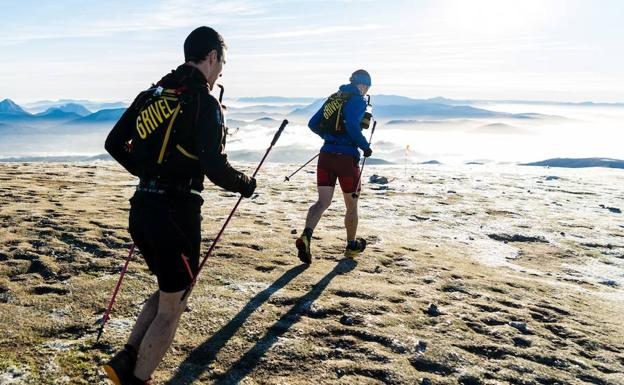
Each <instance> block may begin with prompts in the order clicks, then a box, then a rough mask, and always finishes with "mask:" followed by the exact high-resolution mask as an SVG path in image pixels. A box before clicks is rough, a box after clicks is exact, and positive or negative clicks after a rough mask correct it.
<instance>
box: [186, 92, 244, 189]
mask: <svg viewBox="0 0 624 385" xmlns="http://www.w3.org/2000/svg"><path fill="white" fill-rule="evenodd" d="M199 97H200V98H202V99H206V98H207V99H208V100H201V103H200V109H201V111H199V117H198V121H197V128H198V151H199V162H200V164H201V167H202V171H203V172H204V174H205V175H206V176H207V177H208V179H210V181H211V182H212V183H214V184H216V185H217V186H219V187H222V188H224V189H226V190H228V191H232V192H240V193H242V192H244V191H245V189H247V188H248V185H249V184H250V183H252V181H251V178H249V177H248V176H246V175H245V174H243V173H242V172H240V171H237V170H235V169H234V167H232V166H231V165H230V162H228V160H227V154H226V153H225V126H224V125H223V115H222V112H221V108H220V106H219V104H218V102H217V100H216V99H214V97H212V96H206V95H201V94H200V95H199Z"/></svg>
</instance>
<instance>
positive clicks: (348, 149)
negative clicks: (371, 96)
mask: <svg viewBox="0 0 624 385" xmlns="http://www.w3.org/2000/svg"><path fill="white" fill-rule="evenodd" d="M339 89H340V91H342V92H348V93H350V94H354V96H352V97H351V98H350V99H349V100H348V101H347V102H346V103H345V105H344V106H343V109H342V113H343V117H344V121H345V131H346V132H345V133H344V134H341V135H331V134H327V133H325V132H322V131H321V130H320V128H319V125H320V123H321V119H322V118H323V107H321V108H320V109H319V110H318V111H317V112H316V113H315V114H314V115H313V116H312V118H311V119H310V122H309V123H308V127H309V128H310V130H312V132H314V133H315V134H317V135H318V136H320V137H321V138H323V140H324V141H325V143H324V144H323V147H321V152H329V153H333V154H348V155H352V156H353V157H355V158H357V159H360V152H359V151H358V148H361V149H362V150H366V149H368V148H370V145H369V144H368V141H366V138H365V137H364V135H362V129H361V128H360V124H361V122H362V118H363V117H364V112H365V111H366V100H365V99H364V97H363V96H362V95H360V90H358V88H357V87H356V86H354V85H353V84H344V85H342V86H340V88H339Z"/></svg>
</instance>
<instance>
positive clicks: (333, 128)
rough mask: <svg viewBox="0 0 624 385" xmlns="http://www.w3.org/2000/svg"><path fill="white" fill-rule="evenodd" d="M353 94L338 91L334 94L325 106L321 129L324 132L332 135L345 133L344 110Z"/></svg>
mask: <svg viewBox="0 0 624 385" xmlns="http://www.w3.org/2000/svg"><path fill="white" fill-rule="evenodd" d="M352 96H353V94H350V93H347V92H342V91H338V92H336V93H334V94H332V95H331V96H330V97H329V98H327V100H326V101H325V103H324V104H323V107H322V110H323V116H322V117H321V123H320V124H319V127H320V129H321V131H322V132H324V133H326V134H332V135H340V134H344V133H345V122H344V116H343V115H344V114H343V111H342V108H343V107H344V105H345V104H346V103H347V101H349V99H350V98H351V97H352Z"/></svg>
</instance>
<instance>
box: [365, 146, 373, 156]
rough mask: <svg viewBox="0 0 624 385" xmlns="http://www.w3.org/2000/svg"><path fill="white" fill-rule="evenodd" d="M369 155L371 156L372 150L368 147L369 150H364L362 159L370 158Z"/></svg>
mask: <svg viewBox="0 0 624 385" xmlns="http://www.w3.org/2000/svg"><path fill="white" fill-rule="evenodd" d="M371 155H373V150H371V149H370V147H369V148H367V149H366V150H364V157H365V158H368V157H370V156H371Z"/></svg>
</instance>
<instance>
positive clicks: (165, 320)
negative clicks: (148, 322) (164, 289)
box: [154, 309, 184, 328]
mask: <svg viewBox="0 0 624 385" xmlns="http://www.w3.org/2000/svg"><path fill="white" fill-rule="evenodd" d="M183 311H184V309H182V310H180V311H158V313H157V314H156V318H155V319H154V321H157V322H158V324H159V326H161V327H163V328H170V327H172V326H174V325H176V324H177V323H178V320H179V319H180V316H181V315H182V312H183Z"/></svg>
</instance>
